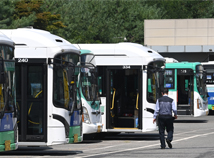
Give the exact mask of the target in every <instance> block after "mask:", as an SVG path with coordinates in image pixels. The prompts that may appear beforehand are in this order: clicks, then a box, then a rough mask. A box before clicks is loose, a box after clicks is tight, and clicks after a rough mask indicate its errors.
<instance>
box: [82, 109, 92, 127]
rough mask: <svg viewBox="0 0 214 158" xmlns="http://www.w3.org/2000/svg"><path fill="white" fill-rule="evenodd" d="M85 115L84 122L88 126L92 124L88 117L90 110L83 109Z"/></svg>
mask: <svg viewBox="0 0 214 158" xmlns="http://www.w3.org/2000/svg"><path fill="white" fill-rule="evenodd" d="M83 115H84V122H85V123H87V124H90V123H91V121H90V118H89V115H88V110H87V109H86V108H85V107H83Z"/></svg>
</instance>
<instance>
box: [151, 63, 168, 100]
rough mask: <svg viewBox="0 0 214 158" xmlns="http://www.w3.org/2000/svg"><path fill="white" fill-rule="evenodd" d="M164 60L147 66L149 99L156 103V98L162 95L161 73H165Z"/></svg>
mask: <svg viewBox="0 0 214 158" xmlns="http://www.w3.org/2000/svg"><path fill="white" fill-rule="evenodd" d="M164 63H165V62H163V61H155V62H151V63H149V64H148V68H147V101H148V102H150V103H156V100H157V99H158V98H160V97H161V87H163V86H164V85H162V83H160V73H163V69H162V67H163V66H164Z"/></svg>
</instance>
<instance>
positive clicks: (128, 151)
mask: <svg viewBox="0 0 214 158" xmlns="http://www.w3.org/2000/svg"><path fill="white" fill-rule="evenodd" d="M174 129H175V131H174V139H173V142H172V145H173V148H172V149H169V148H166V149H160V141H159V135H158V131H153V132H147V133H142V134H132V133H129V134H127V133H121V134H119V135H116V136H115V135H108V136H106V137H104V138H102V139H100V140H99V139H93V140H92V139H89V138H88V139H87V140H84V141H83V142H81V143H77V144H66V145H56V146H51V147H40V148H38V147H34V148H32V147H31V148H26V147H20V148H19V149H18V150H17V151H10V152H1V153H0V156H1V158H3V157H7V158H8V157H10V158H19V157H25V158H35V157H45V158H46V157H73V158H84V157H96V158H100V157H105V158H121V157H122V158H126V157H127V158H130V157H131V158H133V157H144V158H166V157H167V158H213V157H214V150H213V149H214V115H210V116H203V117H198V118H193V117H190V116H180V117H178V120H175V123H174Z"/></svg>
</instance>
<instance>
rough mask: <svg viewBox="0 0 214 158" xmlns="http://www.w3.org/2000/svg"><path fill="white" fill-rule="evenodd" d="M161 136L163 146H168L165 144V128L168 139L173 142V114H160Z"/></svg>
mask: <svg viewBox="0 0 214 158" xmlns="http://www.w3.org/2000/svg"><path fill="white" fill-rule="evenodd" d="M158 126H159V136H160V143H161V147H166V144H165V129H166V131H167V133H168V135H167V139H168V140H169V141H170V142H171V141H172V139H173V131H174V127H173V118H172V116H159V117H158Z"/></svg>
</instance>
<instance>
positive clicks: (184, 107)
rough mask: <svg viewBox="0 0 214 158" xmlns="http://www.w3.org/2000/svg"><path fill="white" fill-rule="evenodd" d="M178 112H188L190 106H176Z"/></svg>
mask: <svg viewBox="0 0 214 158" xmlns="http://www.w3.org/2000/svg"><path fill="white" fill-rule="evenodd" d="M177 109H178V110H190V106H189V105H188V104H183V105H178V106H177Z"/></svg>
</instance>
